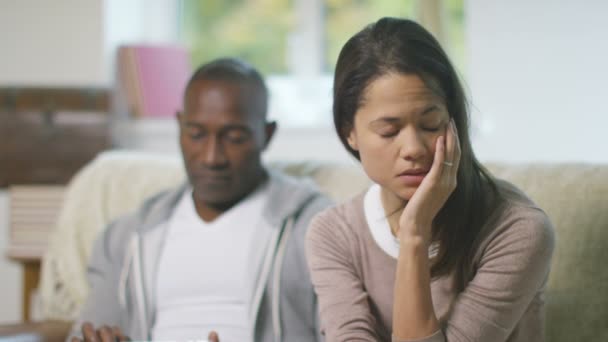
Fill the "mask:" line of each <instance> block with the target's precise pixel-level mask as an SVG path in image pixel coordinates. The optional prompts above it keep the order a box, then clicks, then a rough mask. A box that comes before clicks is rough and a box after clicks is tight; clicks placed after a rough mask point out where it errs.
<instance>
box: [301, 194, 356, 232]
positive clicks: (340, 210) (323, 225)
mask: <svg viewBox="0 0 608 342" xmlns="http://www.w3.org/2000/svg"><path fill="white" fill-rule="evenodd" d="M364 195H365V193H361V194H359V195H356V196H355V197H353V198H351V199H349V200H347V201H345V202H342V203H339V204H336V205H334V206H332V207H330V208H327V209H325V210H323V211H321V212H319V213H318V214H316V215H315V217H313V219H312V220H311V222H310V226H309V229H308V233H307V239H308V240H322V241H325V242H328V241H341V242H350V241H352V240H353V238H356V236H358V235H360V233H361V231H362V230H363V229H364V228H365V227H367V226H366V221H365V216H364V215H363V198H364Z"/></svg>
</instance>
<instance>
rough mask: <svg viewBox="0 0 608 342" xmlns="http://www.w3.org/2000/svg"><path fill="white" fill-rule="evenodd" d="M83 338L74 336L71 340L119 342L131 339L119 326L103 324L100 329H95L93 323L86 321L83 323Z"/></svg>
mask: <svg viewBox="0 0 608 342" xmlns="http://www.w3.org/2000/svg"><path fill="white" fill-rule="evenodd" d="M82 337H83V338H82V339H79V338H78V337H72V340H71V341H70V342H117V341H131V339H130V338H129V337H127V336H125V335H124V334H123V333H122V331H121V330H120V328H119V327H112V328H110V327H109V326H107V325H103V326H101V327H99V328H98V329H95V327H94V326H93V324H92V323H90V322H85V323H84V324H82Z"/></svg>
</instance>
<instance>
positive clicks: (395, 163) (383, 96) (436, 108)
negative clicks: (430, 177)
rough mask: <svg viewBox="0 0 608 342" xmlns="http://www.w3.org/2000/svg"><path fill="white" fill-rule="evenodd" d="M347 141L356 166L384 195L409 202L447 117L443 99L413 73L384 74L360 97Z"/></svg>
mask: <svg viewBox="0 0 608 342" xmlns="http://www.w3.org/2000/svg"><path fill="white" fill-rule="evenodd" d="M362 99H363V101H362V104H361V105H360V107H359V108H358V110H357V112H356V113H355V118H354V127H353V129H352V131H351V132H350V135H349V136H348V143H349V145H350V146H351V147H352V148H353V149H354V150H357V151H358V152H359V156H360V159H361V164H362V165H363V169H364V170H365V172H366V173H367V175H368V176H369V177H370V178H371V180H372V181H374V182H375V183H377V184H379V185H380V186H381V187H382V188H383V190H384V191H387V190H388V191H390V192H391V193H393V194H394V195H396V196H397V197H399V198H400V199H402V200H406V201H407V200H409V199H410V198H411V197H412V195H413V194H414V192H415V191H416V189H417V188H418V186H419V185H420V183H421V182H422V179H423V178H424V177H425V176H426V174H427V173H428V171H429V170H430V168H431V165H432V163H433V156H434V155H435V146H436V141H437V138H438V137H439V136H441V135H445V132H446V127H447V124H448V123H449V119H450V118H449V115H448V112H447V109H446V107H445V103H444V101H443V99H442V98H441V97H440V96H439V95H437V94H436V93H435V92H433V91H432V90H431V89H429V88H428V87H427V86H426V84H425V83H424V82H423V81H422V79H421V78H420V77H418V76H417V75H414V74H399V73H389V74H386V75H384V76H381V77H380V78H377V79H376V80H374V81H373V82H372V83H370V84H369V86H367V88H366V89H365V91H364V92H363V98H362Z"/></svg>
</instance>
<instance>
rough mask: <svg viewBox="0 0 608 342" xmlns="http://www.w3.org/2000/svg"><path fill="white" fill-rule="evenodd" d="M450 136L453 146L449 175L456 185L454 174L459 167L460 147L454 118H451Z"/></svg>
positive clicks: (455, 174) (456, 173)
mask: <svg viewBox="0 0 608 342" xmlns="http://www.w3.org/2000/svg"><path fill="white" fill-rule="evenodd" d="M452 136H453V140H452V141H453V146H452V164H453V166H452V170H451V173H450V174H451V177H452V178H453V180H454V185H456V180H457V179H456V176H457V175H458V168H459V167H460V156H461V153H462V151H461V149H460V139H459V138H458V127H456V123H455V122H454V119H452Z"/></svg>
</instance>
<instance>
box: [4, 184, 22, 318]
mask: <svg viewBox="0 0 608 342" xmlns="http://www.w3.org/2000/svg"><path fill="white" fill-rule="evenodd" d="M8 197H9V196H8V192H7V191H6V190H2V189H0V303H1V304H0V324H3V323H14V322H19V321H20V320H21V274H22V270H21V266H20V265H19V264H18V263H16V262H14V261H11V260H9V259H8V258H6V247H7V246H8V224H9V220H8V218H9V213H8V211H9V209H8V208H9V203H8V201H9V198H8Z"/></svg>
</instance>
